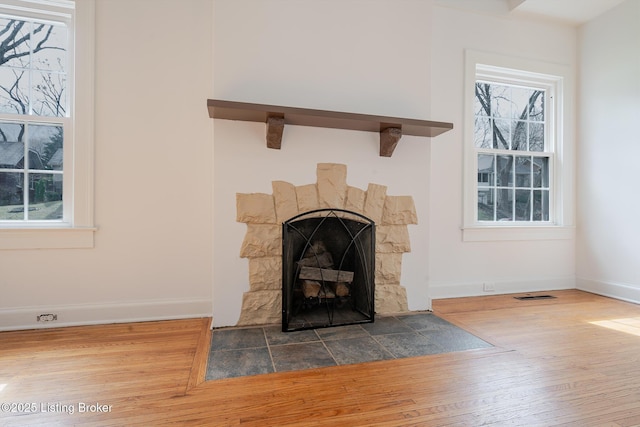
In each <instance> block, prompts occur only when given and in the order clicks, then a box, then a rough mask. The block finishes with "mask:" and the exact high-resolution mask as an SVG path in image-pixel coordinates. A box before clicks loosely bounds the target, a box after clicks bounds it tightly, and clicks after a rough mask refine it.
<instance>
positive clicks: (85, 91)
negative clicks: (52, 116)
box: [0, 0, 96, 249]
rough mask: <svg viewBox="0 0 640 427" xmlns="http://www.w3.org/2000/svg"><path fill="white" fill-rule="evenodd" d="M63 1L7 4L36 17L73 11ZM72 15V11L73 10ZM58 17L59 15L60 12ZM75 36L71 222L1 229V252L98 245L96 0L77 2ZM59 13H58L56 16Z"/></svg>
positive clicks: (68, 159)
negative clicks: (43, 10) (41, 12)
mask: <svg viewBox="0 0 640 427" xmlns="http://www.w3.org/2000/svg"><path fill="white" fill-rule="evenodd" d="M73 4H74V2H72V1H65V0H53V1H48V0H26V1H16V0H13V1H9V2H6V5H7V6H8V8H10V9H12V10H13V11H14V13H15V14H20V15H24V16H25V17H33V13H32V12H30V10H31V11H32V10H34V9H37V8H38V7H39V6H44V7H49V6H50V7H52V8H53V9H54V10H55V9H56V8H59V7H66V8H69V6H73ZM72 10H73V9H72ZM58 12H59V11H58ZM72 13H73V14H74V15H75V16H74V18H73V25H72V31H73V32H74V36H73V37H72V42H73V43H74V46H73V48H74V49H73V50H74V54H75V57H74V60H73V61H72V64H71V67H70V73H71V79H72V80H73V81H74V82H75V84H74V87H73V88H71V90H70V105H71V111H72V115H73V116H72V120H73V123H74V127H73V141H72V147H71V149H69V150H65V152H64V156H65V175H66V176H67V177H70V179H67V180H66V181H69V182H65V191H70V193H71V199H70V204H71V206H66V205H65V209H69V213H70V215H69V216H68V218H69V219H68V221H67V222H62V223H60V222H36V221H33V222H29V223H26V222H22V223H16V224H3V225H2V227H0V249H45V248H46V249H49V248H57V249H64V248H67V249H69V248H92V247H93V246H94V233H95V231H96V228H95V226H94V222H93V221H94V219H93V218H94V120H95V119H94V86H95V85H94V69H95V66H94V59H95V53H94V51H95V30H94V28H95V0H83V1H79V2H75V10H73V11H72ZM54 14H55V12H54Z"/></svg>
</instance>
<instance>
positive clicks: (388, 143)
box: [380, 128, 402, 157]
mask: <svg viewBox="0 0 640 427" xmlns="http://www.w3.org/2000/svg"><path fill="white" fill-rule="evenodd" d="M400 138H402V129H400V128H386V129H384V130H381V131H380V157H391V155H392V154H393V150H395V149H396V145H398V141H400Z"/></svg>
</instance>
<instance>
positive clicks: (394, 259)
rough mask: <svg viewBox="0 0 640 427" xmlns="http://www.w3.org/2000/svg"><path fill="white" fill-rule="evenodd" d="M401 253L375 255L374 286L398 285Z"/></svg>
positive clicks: (400, 271) (400, 270)
mask: <svg viewBox="0 0 640 427" xmlns="http://www.w3.org/2000/svg"><path fill="white" fill-rule="evenodd" d="M401 273H402V253H376V286H378V285H399V284H400V275H401Z"/></svg>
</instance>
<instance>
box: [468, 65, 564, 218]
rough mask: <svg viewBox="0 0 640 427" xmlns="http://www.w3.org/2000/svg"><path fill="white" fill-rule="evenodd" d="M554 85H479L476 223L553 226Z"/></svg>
mask: <svg viewBox="0 0 640 427" xmlns="http://www.w3.org/2000/svg"><path fill="white" fill-rule="evenodd" d="M552 97H553V93H552V88H551V87H546V86H544V85H539V86H533V85H527V84H524V83H522V82H521V79H515V78H514V79H513V81H510V80H509V79H508V78H505V77H504V73H502V75H501V78H495V79H492V78H491V75H490V73H486V72H485V73H479V75H478V76H477V78H476V82H475V105H474V133H473V144H474V147H475V163H476V171H477V183H476V187H477V188H476V206H477V211H476V221H477V222H479V223H482V222H485V223H486V222H496V223H497V222H501V221H518V222H548V221H550V219H551V217H552V212H553V207H552V206H551V203H552V200H553V199H552V197H551V195H550V193H551V192H552V191H553V189H552V187H551V182H552V181H551V179H550V177H551V170H552V166H553V155H554V153H553V144H552V141H551V137H550V135H551V134H552V132H551V131H552V129H551V127H552V126H553V122H552V120H551V119H550V114H549V111H548V109H549V108H548V106H549V105H550V101H551V100H552Z"/></svg>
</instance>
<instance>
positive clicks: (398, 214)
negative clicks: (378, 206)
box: [382, 196, 418, 225]
mask: <svg viewBox="0 0 640 427" xmlns="http://www.w3.org/2000/svg"><path fill="white" fill-rule="evenodd" d="M417 223H418V215H417V214H416V206H415V204H414V203H413V197H411V196H387V198H386V199H385V200H384V210H383V212H382V224H385V225H387V224H395V225H406V224H417Z"/></svg>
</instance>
